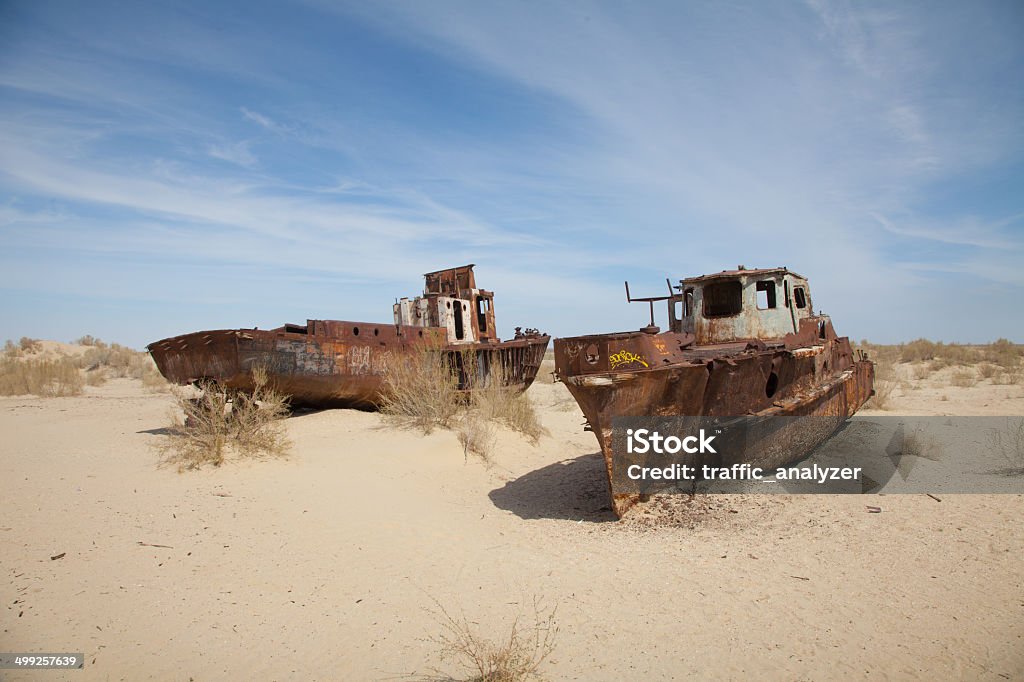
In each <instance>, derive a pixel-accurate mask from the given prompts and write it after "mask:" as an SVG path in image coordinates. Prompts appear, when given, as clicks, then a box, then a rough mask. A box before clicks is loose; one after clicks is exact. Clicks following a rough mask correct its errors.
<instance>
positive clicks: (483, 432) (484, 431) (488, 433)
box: [455, 412, 495, 462]
mask: <svg viewBox="0 0 1024 682" xmlns="http://www.w3.org/2000/svg"><path fill="white" fill-rule="evenodd" d="M455 432H456V434H457V435H458V437H459V442H460V443H462V448H463V450H464V452H465V453H466V455H469V454H470V453H472V454H474V455H477V456H478V457H480V458H481V459H483V460H484V461H485V462H486V461H489V460H490V457H491V450H492V449H493V448H494V440H495V433H494V425H493V424H491V423H490V422H489V421H487V420H486V419H483V418H482V417H481V416H480V414H479V413H477V412H468V413H466V414H465V415H464V416H463V418H462V419H461V420H459V424H458V426H457V427H456V430H455Z"/></svg>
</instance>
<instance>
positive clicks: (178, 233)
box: [0, 0, 1024, 339]
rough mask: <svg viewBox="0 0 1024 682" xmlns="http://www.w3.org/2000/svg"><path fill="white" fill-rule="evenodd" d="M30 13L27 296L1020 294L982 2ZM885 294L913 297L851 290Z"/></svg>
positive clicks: (8, 133) (1004, 65)
mask: <svg viewBox="0 0 1024 682" xmlns="http://www.w3.org/2000/svg"><path fill="white" fill-rule="evenodd" d="M23 14H24V15H25V18H24V19H23V20H22V22H21V23H20V24H19V25H16V26H14V27H13V28H11V27H7V29H6V33H5V35H6V36H8V37H9V38H10V39H9V40H7V41H6V43H5V47H4V48H0V49H2V50H3V52H2V56H3V57H4V59H3V60H0V148H3V149H4V153H3V162H2V166H0V248H2V249H3V251H4V253H5V255H0V265H2V266H3V267H5V268H7V267H10V268H18V269H19V270H18V271H19V272H22V271H23V270H25V269H30V268H35V269H36V270H37V271H38V270H40V269H47V268H49V269H52V270H53V271H54V273H55V274H54V276H53V277H51V278H49V284H47V285H45V287H44V286H43V285H39V287H38V289H37V290H40V291H41V290H43V289H44V288H45V289H46V291H47V292H48V293H49V294H53V295H62V292H63V295H70V292H76V293H78V294H86V295H94V296H96V297H99V298H101V299H103V300H107V299H112V298H116V297H117V296H122V297H127V296H133V297H144V296H151V297H153V300H159V301H160V303H159V305H160V306H161V307H162V309H164V310H166V311H167V314H166V317H167V318H168V319H177V320H182V322H181V324H182V325H184V326H191V325H190V324H186V323H185V322H184V321H183V320H185V319H186V317H187V316H188V315H189V308H188V306H187V305H184V304H183V305H181V306H178V307H174V306H173V305H172V306H171V307H167V306H168V305H169V304H168V303H167V301H166V300H164V299H165V297H164V296H162V295H161V293H160V292H161V291H164V290H171V289H173V287H174V286H175V282H176V281H177V278H178V273H180V272H181V271H183V270H189V269H193V268H195V269H197V270H196V271H197V272H199V271H201V272H202V276H203V277H206V278H209V281H210V283H211V286H212V287H213V288H216V289H217V290H218V291H231V290H232V287H233V286H234V283H235V282H238V281H239V278H240V277H243V276H242V275H241V274H240V272H242V271H241V270H240V268H241V269H244V272H245V275H244V281H245V291H246V292H248V293H251V295H252V297H253V298H254V299H257V300H268V301H270V300H273V301H281V304H280V305H281V306H287V305H288V303H287V302H288V301H290V302H291V305H293V306H295V307H296V309H297V308H301V307H302V306H301V305H300V304H303V303H309V304H319V303H321V302H327V301H331V302H332V303H333V302H336V301H341V300H343V301H344V302H345V306H339V307H342V308H343V309H342V310H340V311H339V312H338V314H340V315H343V316H350V315H361V314H364V313H365V314H367V315H369V314H373V315H374V317H375V318H377V319H380V318H381V317H382V316H381V313H382V312H383V313H384V314H383V319H386V318H387V306H386V303H387V301H388V300H390V295H383V294H382V292H384V291H387V292H389V293H390V292H393V293H403V292H405V289H403V288H400V286H401V287H404V286H407V284H408V282H410V281H414V280H415V278H416V276H417V275H418V274H419V273H420V272H422V271H425V270H431V269H435V268H437V267H442V266H444V265H445V264H451V263H455V262H461V261H474V262H477V263H478V264H479V265H480V266H481V278H482V280H484V279H486V280H487V282H488V285H487V286H489V287H493V288H498V287H499V286H502V287H506V288H507V290H506V291H501V290H499V296H501V297H502V298H501V301H503V303H501V305H502V308H501V309H502V310H508V311H509V312H510V314H512V315H515V316H517V321H518V322H521V323H523V324H529V325H532V326H543V327H546V328H548V329H549V330H550V331H554V332H556V333H562V334H568V333H577V332H588V331H599V330H601V329H610V328H626V327H629V326H635V325H636V324H638V323H639V322H638V321H640V322H642V319H641V318H643V314H642V313H643V311H639V312H637V311H636V310H634V309H631V308H629V307H628V306H626V305H624V304H623V303H621V301H620V299H621V294H620V293H619V287H620V286H621V280H622V279H626V278H629V279H631V280H632V281H635V282H637V286H641V287H642V286H644V285H643V283H642V282H643V281H644V280H646V281H647V282H651V283H654V284H653V285H652V286H660V285H659V284H657V283H658V282H661V281H662V280H661V278H662V277H664V276H665V275H668V276H672V277H680V276H683V275H687V274H693V273H696V272H702V271H714V270H719V269H722V268H723V267H731V266H734V265H736V264H737V263H740V262H742V263H745V264H747V265H789V266H790V267H793V268H794V269H796V270H798V271H801V272H803V273H804V274H807V275H809V276H811V277H812V283H813V284H814V286H815V287H816V295H815V300H816V301H818V302H828V308H829V310H830V312H833V313H834V314H835V315H836V318H837V324H838V325H839V327H840V329H841V330H843V329H846V328H849V329H850V330H851V331H853V332H854V333H856V334H857V335H863V336H876V337H879V338H890V339H893V338H902V337H906V336H908V335H910V336H912V335H917V334H918V332H916V331H914V328H915V326H916V327H920V328H922V329H923V328H925V327H927V326H928V325H931V324H932V323H931V321H930V318H929V317H928V316H929V315H931V313H930V312H928V309H927V305H931V304H932V303H933V299H932V296H933V292H934V291H935V289H936V284H937V283H943V282H944V281H946V280H949V279H956V281H957V283H958V286H961V287H963V291H965V292H967V291H970V290H971V288H972V287H979V286H986V287H987V286H994V287H996V289H995V293H994V294H993V292H992V290H986V296H987V299H986V300H988V301H992V302H993V303H992V305H999V304H1002V303H1003V302H1008V301H1013V300H1016V299H1018V298H1019V297H1020V295H1021V294H1024V291H1022V290H1021V283H1020V281H1019V279H1017V278H1015V277H1014V276H1013V274H1012V269H1011V267H1010V263H1011V261H1012V258H1011V257H1010V256H1012V257H1019V254H1020V251H1021V250H1022V226H1021V224H1020V220H1019V218H1020V215H1021V214H1022V213H1024V205H1022V204H1021V198H1020V197H1021V196H1024V192H1021V191H1020V188H1021V183H1020V175H1019V168H1020V166H1021V163H1022V157H1024V135H1022V124H1021V121H1022V120H1024V95H1022V94H1021V93H1020V92H1019V91H1018V90H1015V89H1013V88H1012V87H1010V84H1012V83H1013V82H1015V79H1016V78H1017V76H1016V74H1018V73H1019V71H1020V68H1022V66H1024V64H1022V48H1021V45H1020V43H1019V40H1017V39H1016V37H1017V34H1018V31H1017V28H1019V27H1020V25H1021V18H1020V16H1019V13H1016V12H1014V11H1012V10H1010V9H1007V8H1005V7H1002V6H995V5H986V6H984V7H979V8H973V9H970V8H960V7H957V6H953V5H949V6H942V7H933V6H929V5H915V4H904V5H900V6H866V5H864V4H862V3H842V2H829V1H826V0H813V1H811V2H808V3H807V4H805V5H762V6H728V5H722V4H721V3H709V4H699V3H698V4H695V3H688V4H679V3H663V4H662V3H646V4H643V5H639V6H630V7H629V8H626V7H625V6H622V5H617V4H614V3H600V2H595V3H584V4H578V3H577V4H571V5H569V4H555V5H548V6H543V7H527V6H523V5H521V4H515V3H510V4H506V3H488V4H486V5H473V4H468V5H467V4H458V5H453V4H446V3H443V2H442V3H431V4H429V5H424V4H415V3H391V2H377V3H373V4H365V3H352V4H342V5H338V4H336V3H327V2H316V1H312V0H311V1H310V2H305V3H299V4H295V5H288V6H284V7H278V6H271V7H267V8H265V11H261V12H255V13H247V14H244V15H235V14H232V13H227V12H223V11H221V10H220V9H218V8H217V7H216V6H200V5H196V6H193V7H191V8H188V9H181V10H177V9H169V8H161V7H156V6H142V5H139V6H132V7H130V8H128V9H125V10H124V11H120V10H119V11H114V10H113V9H112V8H110V7H105V6H102V5H101V6H99V7H98V8H94V9H93V10H92V11H90V12H85V11H84V10H82V11H79V10H75V11H72V10H68V11H66V12H56V11H53V10H51V9H49V8H47V7H45V6H42V5H41V6H39V7H37V8H35V9H33V10H31V11H26V12H24V13H23ZM951 35H955V36H957V38H956V39H955V40H949V39H948V38H945V37H944V36H951ZM268 45H273V49H272V50H271V49H269V48H268V47H267V46H268ZM1013 173H1017V176H1016V180H1014V179H1013V178H1014V176H1013ZM76 254H77V255H81V254H89V256H88V257H87V258H81V257H79V258H77V259H76ZM1008 254H1009V255H1008ZM131 262H135V263H139V262H145V263H147V264H148V265H147V267H145V268H139V267H136V266H134V265H130V263H131ZM90 264H93V265H91V266H90ZM7 271H8V272H13V271H14V270H7ZM261 271H262V272H263V273H265V275H264V276H262V277H261V276H260V275H259V274H258V273H260V272H261ZM143 272H144V273H145V274H144V276H145V278H146V281H147V283H148V284H147V285H146V286H139V287H135V288H132V287H130V286H126V285H125V283H126V282H127V281H130V279H131V278H132V277H136V276H143V274H142V273H143ZM488 272H489V273H490V275H489V276H488V275H487V274H486V273H488ZM218 273H223V274H218ZM274 273H277V274H274ZM280 273H286V274H285V275H282V274H280ZM23 274H24V273H23ZM90 274H91V275H93V276H92V277H90ZM8 277H9V281H13V278H11V277H10V276H8ZM271 282H272V283H271ZM300 282H302V284H301V285H300V284H299V283H300ZM311 282H319V283H323V282H330V283H331V286H336V287H337V289H336V290H334V291H332V292H331V293H330V294H329V295H328V294H326V293H324V294H319V293H312V294H311V293H310V287H309V283H311ZM894 287H895V288H896V289H897V290H899V291H900V292H901V295H903V296H905V297H906V299H907V302H906V306H905V308H906V309H909V310H911V311H913V312H910V313H907V312H906V310H900V311H897V310H896V309H895V308H893V307H891V306H882V307H880V306H876V305H868V304H867V303H866V302H870V301H879V300H885V299H886V298H887V297H891V292H892V290H893V288H894ZM189 295H190V296H194V297H201V295H202V287H195V288H191V289H189ZM963 295H964V296H968V294H967V293H964V294H963ZM219 296H220V297H219V298H218V300H222V301H231V302H232V303H231V305H235V306H236V307H237V306H242V305H243V304H244V297H243V296H240V295H239V294H237V293H229V294H223V295H220V294H219ZM510 297H514V298H515V299H516V301H515V302H513V301H508V300H507V299H508V298H510ZM370 298H374V300H372V301H371V300H370ZM296 301H298V303H296ZM539 301H543V302H544V304H543V305H540V304H539V303H538V302H539ZM612 301H614V302H612ZM192 303H195V300H193V301H192ZM926 304H927V305H926ZM225 305H227V303H225ZM275 310H277V309H275ZM917 311H920V312H917ZM519 313H522V314H523V318H526V317H529V315H531V314H532V315H534V316H536V317H535V318H533V319H519V318H518V315H519ZM971 313H972V314H973V315H976V317H977V319H976V320H975V321H974V324H973V327H972V328H973V329H975V330H976V331H975V332H974V333H976V334H978V335H980V336H986V335H987V336H992V335H1002V336H1006V335H1013V333H1016V332H1019V333H1020V335H1024V328H1022V327H1020V325H1021V324H1024V323H1010V322H1007V321H1006V320H1005V317H1003V318H1002V319H1001V320H998V321H997V320H996V319H995V318H993V319H991V320H989V319H986V318H985V317H984V313H985V308H984V306H979V307H975V308H973V309H972V310H971ZM282 314H284V313H283V312H282ZM289 314H291V313H289ZM11 324H13V322H12V323H11ZM503 324H505V323H503ZM507 324H508V325H511V324H512V322H511V320H509V321H508V322H507ZM1007 324H1017V325H1018V327H1015V328H1014V330H1015V331H1011V330H1007V329H1003V328H999V325H1003V327H1005V326H1006V325H1007ZM122 327H124V328H127V325H125V324H122ZM964 327H965V325H963V324H956V325H952V324H950V325H949V326H948V327H947V329H948V333H947V334H946V336H947V337H949V336H951V335H952V334H953V333H954V332H956V333H959V332H960V330H962V329H963V328H964ZM928 328H929V329H931V327H928ZM854 330H856V331H854ZM8 333H9V334H17V335H20V334H21V333H22V331H20V330H14V329H11V330H10V331H9V332H8ZM921 333H923V332H921ZM0 335H2V334H0Z"/></svg>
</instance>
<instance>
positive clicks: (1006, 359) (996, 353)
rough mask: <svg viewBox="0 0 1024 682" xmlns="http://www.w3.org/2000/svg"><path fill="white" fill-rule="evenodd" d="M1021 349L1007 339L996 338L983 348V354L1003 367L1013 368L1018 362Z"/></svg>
mask: <svg viewBox="0 0 1024 682" xmlns="http://www.w3.org/2000/svg"><path fill="white" fill-rule="evenodd" d="M1022 354H1024V353H1022V349H1021V347H1020V346H1018V345H1016V344H1014V343H1011V342H1010V341H1008V340H1007V339H997V340H996V341H994V342H992V343H990V344H989V345H988V346H987V347H986V348H985V356H986V357H987V358H988V360H989V361H990V362H993V363H995V364H997V365H999V366H1000V367H1002V368H1003V369H1007V370H1009V369H1014V368H1016V367H1017V365H1019V364H1020V358H1021V355H1022Z"/></svg>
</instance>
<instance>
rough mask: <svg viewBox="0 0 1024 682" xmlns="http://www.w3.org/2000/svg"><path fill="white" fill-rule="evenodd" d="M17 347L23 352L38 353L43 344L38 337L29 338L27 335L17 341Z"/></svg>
mask: <svg viewBox="0 0 1024 682" xmlns="http://www.w3.org/2000/svg"><path fill="white" fill-rule="evenodd" d="M18 347H19V348H21V350H22V352H24V353H38V352H39V351H41V350H42V349H43V344H42V342H41V341H39V339H30V338H29V337H27V336H23V337H21V340H20V341H19V342H18Z"/></svg>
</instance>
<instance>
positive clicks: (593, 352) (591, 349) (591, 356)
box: [583, 344, 601, 365]
mask: <svg viewBox="0 0 1024 682" xmlns="http://www.w3.org/2000/svg"><path fill="white" fill-rule="evenodd" d="M583 357H584V358H586V360H587V362H589V363H590V364H592V365H596V364H597V360H598V358H600V357H601V356H600V354H599V353H598V352H597V346H596V345H594V344H590V345H589V346H587V349H586V350H585V351H583Z"/></svg>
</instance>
